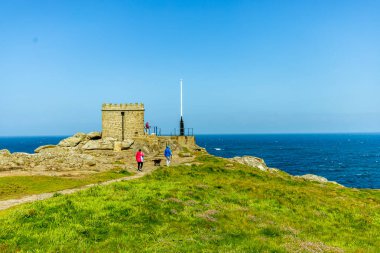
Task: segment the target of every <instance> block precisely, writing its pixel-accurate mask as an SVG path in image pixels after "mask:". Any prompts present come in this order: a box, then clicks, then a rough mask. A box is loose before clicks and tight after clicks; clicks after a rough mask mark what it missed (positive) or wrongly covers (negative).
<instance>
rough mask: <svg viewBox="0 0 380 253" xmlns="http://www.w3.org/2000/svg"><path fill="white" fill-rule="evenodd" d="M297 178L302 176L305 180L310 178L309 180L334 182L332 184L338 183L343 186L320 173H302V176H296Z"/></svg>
mask: <svg viewBox="0 0 380 253" xmlns="http://www.w3.org/2000/svg"><path fill="white" fill-rule="evenodd" d="M294 177H296V178H302V179H305V180H308V181H314V182H318V183H332V184H336V185H340V186H343V185H341V184H339V183H337V182H335V181H329V180H328V179H327V178H325V177H321V176H318V175H314V174H305V175H302V176H294Z"/></svg>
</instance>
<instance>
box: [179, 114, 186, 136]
mask: <svg viewBox="0 0 380 253" xmlns="http://www.w3.org/2000/svg"><path fill="white" fill-rule="evenodd" d="M179 135H180V136H184V135H185V123H184V122H183V118H182V116H181V121H180V122H179Z"/></svg>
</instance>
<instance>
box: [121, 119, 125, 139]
mask: <svg viewBox="0 0 380 253" xmlns="http://www.w3.org/2000/svg"><path fill="white" fill-rule="evenodd" d="M121 140H122V141H124V112H121Z"/></svg>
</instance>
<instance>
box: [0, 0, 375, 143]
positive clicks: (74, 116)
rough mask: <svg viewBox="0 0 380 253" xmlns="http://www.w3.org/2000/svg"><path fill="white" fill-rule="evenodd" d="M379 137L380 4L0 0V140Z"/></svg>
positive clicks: (327, 0)
mask: <svg viewBox="0 0 380 253" xmlns="http://www.w3.org/2000/svg"><path fill="white" fill-rule="evenodd" d="M180 78H183V79H184V85H185V87H184V91H185V95H184V119H185V124H186V126H187V127H194V128H195V132H196V133H298V132H300V133H303V132H380V1H378V0H372V1H370V0H360V1H359V0H356V1H351V0H341V1H338V0H306V1H305V0H299V1H297V0H292V1H290V0H289V1H286V0H278V1H271V0H268V1H264V0H257V1H254V0H249V1H221V0H218V1H204V0H202V1H194V0H191V1H185V0H178V1H159V0H152V1H140V0H136V1H114V0H113V1H105V0H103V1H96V0H91V1H90V0H89V1H83V0H82V1H77V0H61V1H58V0H57V1H51V0H46V1H39V0H33V1H29V0H24V1H19V0H1V1H0V89H1V90H0V135H1V136H6V135H68V134H73V133H75V132H79V131H83V132H89V131H93V130H101V112H100V109H101V104H102V103H105V102H107V103H124V102H143V103H144V104H145V107H146V114H145V115H146V120H148V121H150V122H151V123H152V124H153V125H159V126H160V127H161V128H162V131H164V132H170V131H171V129H173V128H176V127H178V120H179V79H180Z"/></svg>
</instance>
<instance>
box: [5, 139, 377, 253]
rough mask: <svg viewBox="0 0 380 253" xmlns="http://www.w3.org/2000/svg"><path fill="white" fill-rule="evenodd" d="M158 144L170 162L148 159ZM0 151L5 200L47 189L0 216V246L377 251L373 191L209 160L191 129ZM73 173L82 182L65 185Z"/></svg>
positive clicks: (242, 162)
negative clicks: (137, 157) (140, 164)
mask: <svg viewBox="0 0 380 253" xmlns="http://www.w3.org/2000/svg"><path fill="white" fill-rule="evenodd" d="M166 145H170V146H171V148H172V149H173V166H171V167H166V166H162V165H163V164H161V166H154V161H153V160H155V159H163V157H162V151H163V148H164V147H165V146H166ZM137 149H142V150H144V152H146V154H147V157H146V158H147V159H146V161H145V163H146V164H145V165H144V173H143V174H136V171H135V162H134V157H133V156H134V153H135V151H136V150H137ZM0 156H1V157H0V161H1V166H2V167H1V168H2V171H1V172H0V174H2V177H0V182H1V183H0V187H1V188H0V189H1V193H2V195H1V196H2V199H3V201H2V202H3V203H5V201H7V200H5V199H8V201H9V196H12V194H14V193H15V192H17V191H23V194H18V195H17V194H16V195H13V196H17V198H19V199H22V198H24V197H26V196H28V194H29V191H30V189H28V187H30V185H28V183H26V181H25V180H28V181H29V182H32V183H33V184H39V183H40V185H39V188H38V189H37V190H36V189H34V190H35V193H37V195H38V194H44V193H47V192H49V196H48V197H49V198H50V199H46V200H42V201H35V202H32V203H27V204H23V205H17V206H14V207H12V208H8V209H6V210H3V211H1V212H0V223H1V225H2V230H1V231H0V251H1V252H14V251H23V250H26V249H27V250H42V251H47V252H50V251H59V252H83V251H91V252H118V251H119V252H120V251H122V252H124V251H125V252H128V251H131V252H132V251H133V252H136V251H155V252H179V251H180V252H194V251H224V252H273V251H276V252H376V249H378V248H379V247H380V244H379V241H378V238H379V236H380V234H379V231H380V216H379V214H380V213H379V210H380V192H379V191H378V190H358V189H352V188H346V187H342V186H341V185H338V184H336V183H331V182H327V180H325V179H323V178H319V177H317V176H311V175H310V176H306V177H303V178H302V177H294V176H291V175H289V174H287V173H285V172H283V171H281V170H278V169H274V168H269V167H268V166H267V165H266V164H265V162H264V161H263V160H262V159H260V158H256V157H249V156H243V157H235V158H232V159H226V158H219V157H215V156H212V155H210V154H208V153H207V152H206V150H205V149H203V148H201V147H198V146H197V145H196V143H195V139H194V137H192V138H189V137H186V138H185V137H182V138H178V137H158V136H146V137H139V138H133V139H132V138H131V139H128V140H124V141H118V140H113V139H109V138H108V137H107V138H104V139H103V138H102V137H101V133H89V134H83V133H78V134H75V135H74V136H72V137H69V138H66V139H64V140H62V141H61V142H60V143H59V144H58V145H48V146H43V147H39V148H37V149H36V153H35V154H23V153H13V154H11V153H10V152H8V151H6V150H2V151H1V152H0ZM31 164H33V165H34V166H30V165H31ZM107 173H108V174H107ZM100 175H102V176H100ZM111 175H112V176H111ZM40 177H43V178H45V181H43V180H42V181H41V178H40ZM20 178H23V180H24V181H21V182H22V183H23V184H24V185H21V184H20V182H19V181H18V179H20ZM25 178H27V179H25ZM36 178H38V180H37V181H34V180H35V179H36ZM118 178H119V179H118ZM128 178H129V180H128ZM78 179H81V180H82V181H81V184H67V180H69V181H70V180H74V181H75V180H78ZM90 179H91V180H92V181H91V180H90ZM1 180H3V181H1ZM86 180H87V181H86ZM311 180H312V181H311ZM90 181H91V182H90ZM49 182H54V183H53V184H54V185H55V186H57V185H60V184H62V185H63V186H64V188H59V189H56V188H54V187H51V185H49ZM86 182H89V183H91V184H89V183H86ZM101 182H108V183H101ZM94 183H95V184H94ZM86 185H87V186H86ZM47 189H53V190H48V191H47ZM64 189H67V190H64ZM70 189H71V190H70ZM58 190H59V191H58ZM54 192H55V193H54ZM37 200H38V199H37ZM18 204H21V203H18Z"/></svg>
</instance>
